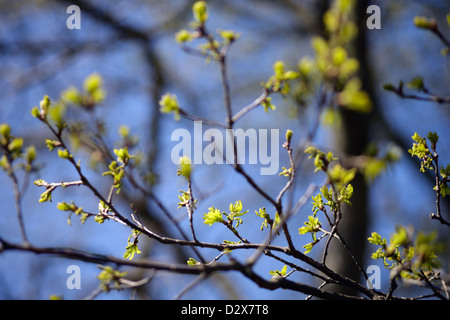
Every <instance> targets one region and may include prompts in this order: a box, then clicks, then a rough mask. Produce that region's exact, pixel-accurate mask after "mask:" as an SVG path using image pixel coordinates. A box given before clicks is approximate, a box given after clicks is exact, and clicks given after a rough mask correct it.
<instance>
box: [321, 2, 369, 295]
mask: <svg viewBox="0 0 450 320" xmlns="http://www.w3.org/2000/svg"><path fill="white" fill-rule="evenodd" d="M367 6H368V3H367V1H366V0H358V1H356V6H355V19H356V21H357V23H358V29H359V33H358V36H357V37H356V38H355V40H354V43H353V49H354V52H353V55H354V56H355V57H356V58H357V59H358V60H359V62H360V72H359V77H360V79H361V82H362V86H363V90H365V91H366V92H368V93H369V95H370V96H371V98H372V103H373V104H374V108H376V101H374V100H373V98H374V95H373V94H372V90H371V89H372V85H371V83H370V68H369V66H368V61H367V52H368V51H367V30H368V29H367V28H366V19H367V15H366V10H367ZM371 119H372V117H371V113H369V114H361V113H357V112H354V111H351V110H347V109H342V124H341V126H339V127H337V128H336V135H335V139H336V140H335V147H336V150H337V151H338V152H337V153H338V154H341V155H346V156H358V155H361V154H362V153H363V152H364V150H365V148H366V146H367V144H368V143H369V139H370V138H369V130H370V124H371ZM351 183H352V185H353V187H354V190H355V191H354V194H353V196H352V199H351V202H352V205H351V206H348V205H344V206H343V207H342V209H343V218H342V220H341V222H340V224H339V228H338V230H339V232H340V234H341V235H342V236H343V238H344V239H345V241H346V243H347V244H348V246H349V247H351V248H352V251H353V253H354V254H355V256H356V257H357V259H358V260H359V261H360V262H361V264H363V257H364V250H365V248H366V242H367V240H366V238H367V225H368V215H369V212H368V208H369V206H368V185H367V184H366V182H365V181H364V177H363V176H362V174H360V173H358V174H357V175H356V177H355V179H354V180H353V181H352V182H351ZM328 259H329V260H327V264H328V266H329V267H331V268H332V269H333V270H334V271H335V272H337V273H340V274H344V275H346V276H348V277H350V278H352V279H354V280H361V278H362V275H361V272H360V270H359V269H358V268H357V266H356V264H355V263H354V262H353V260H352V258H351V256H350V254H349V253H348V251H347V250H346V249H345V248H344V247H343V246H342V244H341V243H339V242H338V241H337V240H335V239H334V240H333V241H332V242H331V245H330V248H329V256H328ZM363 266H364V264H363ZM335 290H336V291H339V292H341V293H346V294H355V292H353V291H352V290H351V289H350V288H346V287H340V288H337V287H336V288H335Z"/></svg>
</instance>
